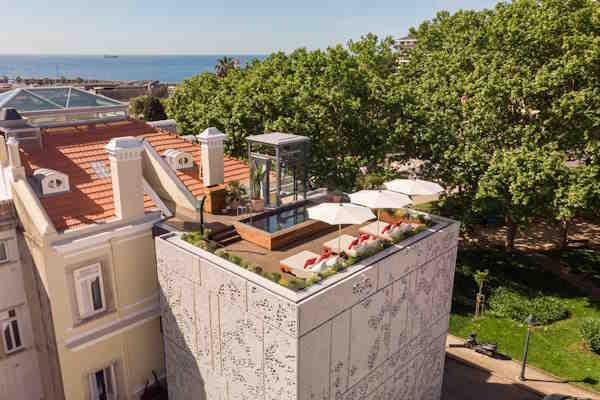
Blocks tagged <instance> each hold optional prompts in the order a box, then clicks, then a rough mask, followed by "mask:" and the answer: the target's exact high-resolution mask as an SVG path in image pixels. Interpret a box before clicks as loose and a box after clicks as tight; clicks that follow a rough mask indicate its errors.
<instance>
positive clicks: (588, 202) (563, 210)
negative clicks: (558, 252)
mask: <svg viewBox="0 0 600 400" xmlns="http://www.w3.org/2000/svg"><path fill="white" fill-rule="evenodd" d="M565 168H566V167H565ZM566 169H567V168H566ZM552 204H553V206H554V218H556V220H558V221H559V222H560V225H561V231H562V235H561V244H560V247H561V248H563V249H564V248H566V247H567V245H568V240H569V228H570V227H571V225H572V222H573V219H575V218H577V217H586V216H587V217H589V216H594V214H595V215H598V213H600V168H598V167H597V166H590V165H584V166H579V167H575V168H573V169H570V170H568V169H567V171H566V172H565V174H564V179H562V180H561V182H560V185H559V186H558V188H557V190H556V192H555V196H554V201H553V203H552Z"/></svg>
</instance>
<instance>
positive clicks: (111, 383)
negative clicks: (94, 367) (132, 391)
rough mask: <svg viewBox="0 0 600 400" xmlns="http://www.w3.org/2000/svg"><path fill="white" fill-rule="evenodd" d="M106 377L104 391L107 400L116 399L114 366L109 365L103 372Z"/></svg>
mask: <svg viewBox="0 0 600 400" xmlns="http://www.w3.org/2000/svg"><path fill="white" fill-rule="evenodd" d="M104 376H106V391H107V392H108V393H107V394H108V396H109V397H108V398H109V399H111V400H113V399H114V400H116V399H117V380H116V378H115V366H114V365H111V366H110V367H108V368H107V369H106V370H105V371H104Z"/></svg>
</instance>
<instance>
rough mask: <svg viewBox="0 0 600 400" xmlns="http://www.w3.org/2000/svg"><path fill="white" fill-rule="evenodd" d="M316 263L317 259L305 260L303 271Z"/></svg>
mask: <svg viewBox="0 0 600 400" xmlns="http://www.w3.org/2000/svg"><path fill="white" fill-rule="evenodd" d="M316 262H317V257H313V258H309V259H308V260H306V261H305V262H304V269H306V268H308V267H310V266H311V265H313V264H314V263H316Z"/></svg>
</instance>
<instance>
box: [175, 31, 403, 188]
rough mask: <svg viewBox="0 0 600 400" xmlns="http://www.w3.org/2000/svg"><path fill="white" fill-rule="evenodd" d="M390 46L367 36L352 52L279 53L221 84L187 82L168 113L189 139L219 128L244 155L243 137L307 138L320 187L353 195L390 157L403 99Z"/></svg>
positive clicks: (200, 79) (212, 79) (205, 78)
mask: <svg viewBox="0 0 600 400" xmlns="http://www.w3.org/2000/svg"><path fill="white" fill-rule="evenodd" d="M394 53H395V50H394V49H393V46H392V40H391V39H389V38H388V39H384V40H378V38H377V37H375V36H374V35H368V36H366V37H365V38H363V39H362V40H360V41H357V42H352V41H351V42H349V43H348V46H341V45H338V46H334V47H330V48H328V49H326V50H316V51H308V50H306V49H298V50H296V51H294V52H292V53H291V54H289V55H286V54H284V53H275V54H272V55H270V56H269V57H267V58H266V59H264V60H263V61H254V62H252V63H250V64H249V65H247V66H246V67H244V68H241V69H236V70H231V71H229V73H228V74H227V75H226V76H224V77H223V78H220V79H218V78H217V77H216V76H215V75H213V74H210V73H203V74H200V75H198V76H195V77H193V78H191V79H188V80H186V81H184V82H183V83H182V84H181V85H179V86H178V88H177V90H176V91H175V93H174V94H173V96H172V97H171V98H170V100H169V105H168V113H169V115H170V116H171V117H174V118H175V119H176V120H177V122H178V124H179V126H180V127H181V128H182V130H183V132H187V133H197V132H201V131H202V129H204V128H205V127H206V126H216V127H217V128H219V129H220V130H222V131H223V132H226V133H227V135H228V136H229V140H228V141H227V143H226V150H227V151H228V152H229V153H230V154H233V155H236V156H245V151H246V144H245V137H246V136H248V135H254V134H260V133H264V132H268V131H283V132H291V133H296V134H300V135H305V136H309V137H311V138H312V139H313V141H312V152H311V155H312V163H311V167H312V175H313V176H314V177H315V179H316V182H315V183H316V184H326V185H331V186H338V187H344V188H350V187H352V186H353V185H354V181H355V178H356V176H357V174H358V168H359V167H360V166H362V165H367V164H377V163H379V162H380V161H381V160H382V159H383V158H384V156H385V153H386V150H388V147H387V146H386V144H387V143H388V140H389V137H390V132H391V131H392V130H393V126H394V121H395V120H396V119H397V117H398V115H399V114H401V104H402V102H401V96H397V95H396V94H395V93H396V92H397V90H392V88H390V87H389V85H390V84H391V81H390V80H389V79H388V78H389V76H390V75H391V74H392V73H393V72H394V71H395V65H396V62H395V61H396V58H395V54H394Z"/></svg>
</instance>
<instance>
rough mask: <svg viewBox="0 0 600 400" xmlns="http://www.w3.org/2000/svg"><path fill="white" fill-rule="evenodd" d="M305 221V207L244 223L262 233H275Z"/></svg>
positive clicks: (306, 213) (282, 211)
mask: <svg viewBox="0 0 600 400" xmlns="http://www.w3.org/2000/svg"><path fill="white" fill-rule="evenodd" d="M307 219H308V212H307V211H306V206H300V207H296V208H290V209H287V210H281V211H278V212H276V213H274V214H267V215H261V216H258V217H255V218H252V219H251V220H249V221H245V223H246V224H248V225H251V226H253V227H255V228H258V229H261V230H263V231H266V232H269V233H275V232H278V231H281V230H283V229H287V228H291V227H292V226H294V225H298V224H301V223H302V222H304V221H306V220H307Z"/></svg>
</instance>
